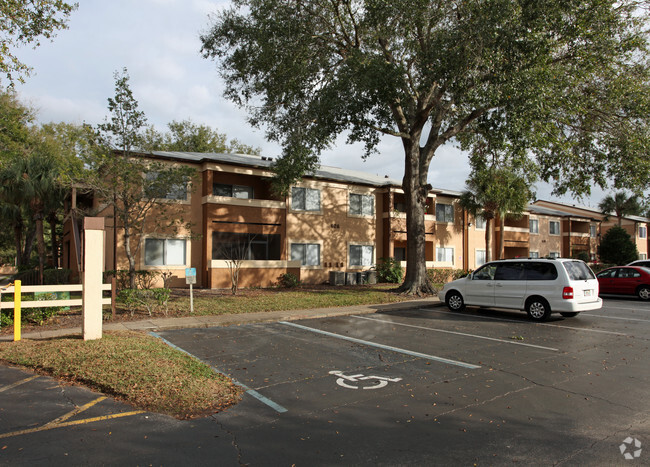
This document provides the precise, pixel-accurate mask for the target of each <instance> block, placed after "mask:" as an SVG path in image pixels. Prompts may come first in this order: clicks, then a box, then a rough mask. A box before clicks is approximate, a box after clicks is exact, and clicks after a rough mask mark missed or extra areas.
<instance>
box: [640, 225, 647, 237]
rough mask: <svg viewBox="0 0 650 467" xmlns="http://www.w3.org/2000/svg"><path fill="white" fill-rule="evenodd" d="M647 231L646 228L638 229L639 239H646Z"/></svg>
mask: <svg viewBox="0 0 650 467" xmlns="http://www.w3.org/2000/svg"><path fill="white" fill-rule="evenodd" d="M647 233H648V230H647V228H646V227H639V238H646V236H647Z"/></svg>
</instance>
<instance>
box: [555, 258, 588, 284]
mask: <svg viewBox="0 0 650 467" xmlns="http://www.w3.org/2000/svg"><path fill="white" fill-rule="evenodd" d="M562 264H563V265H564V269H566V272H567V273H568V274H569V279H571V280H572V281H586V280H587V279H593V278H594V277H595V276H594V273H593V272H591V269H589V266H587V265H586V264H585V263H583V262H582V261H566V262H564V263H562Z"/></svg>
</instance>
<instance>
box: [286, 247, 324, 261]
mask: <svg viewBox="0 0 650 467" xmlns="http://www.w3.org/2000/svg"><path fill="white" fill-rule="evenodd" d="M291 260H292V261H300V264H301V265H302V266H320V245H319V244H318V243H292V244H291Z"/></svg>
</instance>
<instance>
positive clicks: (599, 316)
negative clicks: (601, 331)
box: [580, 313, 650, 323]
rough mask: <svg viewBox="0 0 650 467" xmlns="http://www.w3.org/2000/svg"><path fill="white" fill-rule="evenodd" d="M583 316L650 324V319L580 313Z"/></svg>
mask: <svg viewBox="0 0 650 467" xmlns="http://www.w3.org/2000/svg"><path fill="white" fill-rule="evenodd" d="M580 314H581V315H583V316H593V317H594V318H605V319H620V320H623V321H641V322H644V323H650V319H640V318H623V317H620V316H605V315H592V314H589V313H580Z"/></svg>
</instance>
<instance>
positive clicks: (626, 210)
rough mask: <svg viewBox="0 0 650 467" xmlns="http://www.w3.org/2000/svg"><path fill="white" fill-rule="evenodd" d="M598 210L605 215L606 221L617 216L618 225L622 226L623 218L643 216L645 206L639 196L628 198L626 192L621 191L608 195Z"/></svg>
mask: <svg viewBox="0 0 650 467" xmlns="http://www.w3.org/2000/svg"><path fill="white" fill-rule="evenodd" d="M598 208H599V209H600V210H601V212H602V213H603V214H604V215H605V220H608V217H609V216H610V215H612V213H613V214H614V215H616V218H617V219H618V225H619V226H620V225H621V222H622V220H623V217H625V216H627V215H634V216H642V215H643V206H642V203H641V201H640V200H639V197H638V196H635V195H632V196H628V195H627V194H626V193H625V192H623V191H619V192H617V193H615V194H614V195H613V196H612V195H607V196H605V198H603V199H602V201H601V202H600V203H599V204H598Z"/></svg>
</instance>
